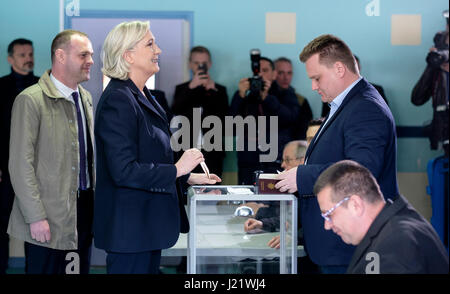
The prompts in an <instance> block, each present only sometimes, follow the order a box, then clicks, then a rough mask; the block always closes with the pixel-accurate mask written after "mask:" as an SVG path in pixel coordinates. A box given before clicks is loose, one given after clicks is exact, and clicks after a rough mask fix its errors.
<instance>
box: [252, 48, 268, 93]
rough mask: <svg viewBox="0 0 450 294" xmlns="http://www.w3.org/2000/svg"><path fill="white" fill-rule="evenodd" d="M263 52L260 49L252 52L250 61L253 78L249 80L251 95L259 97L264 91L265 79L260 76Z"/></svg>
mask: <svg viewBox="0 0 450 294" xmlns="http://www.w3.org/2000/svg"><path fill="white" fill-rule="evenodd" d="M260 59H261V52H260V51H259V49H252V50H250V60H251V66H252V72H253V77H251V78H249V79H248V81H249V82H250V94H251V95H258V94H259V93H260V92H261V91H262V90H263V89H264V82H263V79H262V78H261V77H260V76H259V72H260V71H261V69H260Z"/></svg>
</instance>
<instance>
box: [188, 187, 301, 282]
mask: <svg viewBox="0 0 450 294" xmlns="http://www.w3.org/2000/svg"><path fill="white" fill-rule="evenodd" d="M255 203H257V205H259V206H263V205H264V209H263V208H259V211H258V213H259V214H258V217H259V216H263V218H262V219H263V221H264V220H267V222H266V223H267V224H269V223H270V224H272V225H271V227H270V228H267V227H263V229H255V230H253V231H250V232H245V230H244V223H245V221H246V220H247V219H249V218H255V210H256V209H257V208H256V206H255ZM188 216H189V222H190V231H189V233H188V236H187V239H188V240H187V249H188V250H187V273H188V274H196V273H197V274H206V273H262V274H269V273H270V274H271V273H281V274H295V273H297V256H298V252H297V250H299V248H297V199H296V197H295V196H294V195H292V194H261V195H260V194H256V193H255V187H254V186H192V187H190V188H189V190H188ZM278 236H279V238H280V248H279V249H276V248H270V247H269V245H268V243H269V241H270V240H272V238H274V237H278Z"/></svg>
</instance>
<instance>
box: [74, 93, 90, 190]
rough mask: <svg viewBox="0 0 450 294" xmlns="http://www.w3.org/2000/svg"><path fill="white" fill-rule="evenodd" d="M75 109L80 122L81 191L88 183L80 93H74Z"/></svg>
mask: <svg viewBox="0 0 450 294" xmlns="http://www.w3.org/2000/svg"><path fill="white" fill-rule="evenodd" d="M72 97H73V100H74V101H75V107H76V108H77V122H78V143H79V144H78V146H79V149H80V187H79V188H80V190H86V189H87V182H86V143H85V142H84V129H83V117H82V115H81V109H80V104H79V99H78V92H73V93H72Z"/></svg>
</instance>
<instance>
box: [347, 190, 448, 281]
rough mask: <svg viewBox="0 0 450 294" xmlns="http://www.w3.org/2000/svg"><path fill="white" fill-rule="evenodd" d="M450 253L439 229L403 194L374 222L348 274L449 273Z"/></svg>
mask: <svg viewBox="0 0 450 294" xmlns="http://www.w3.org/2000/svg"><path fill="white" fill-rule="evenodd" d="M448 272H449V269H448V254H447V250H446V249H445V247H444V245H443V244H442V242H441V240H440V239H439V237H438V235H437V233H436V231H435V230H434V229H433V227H432V226H431V225H430V223H429V222H428V221H426V220H425V219H424V218H423V217H422V216H421V215H420V214H419V213H418V212H417V211H416V210H415V209H414V207H412V206H411V204H409V203H408V201H407V200H406V199H405V198H403V196H399V197H398V198H397V199H396V200H395V201H394V202H393V203H392V202H391V201H387V202H386V205H385V207H384V208H383V209H382V210H381V212H380V213H379V214H378V216H377V217H376V218H375V220H374V221H373V223H372V225H371V226H370V228H369V230H368V231H367V233H366V235H365V236H364V238H363V239H362V240H361V242H360V243H359V245H358V247H357V248H356V250H355V253H354V254H353V257H352V260H351V262H350V265H349V267H348V269H347V273H348V274H364V273H380V274H448Z"/></svg>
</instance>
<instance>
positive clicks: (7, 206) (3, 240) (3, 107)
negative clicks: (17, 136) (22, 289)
mask: <svg viewBox="0 0 450 294" xmlns="http://www.w3.org/2000/svg"><path fill="white" fill-rule="evenodd" d="M8 63H9V64H10V65H11V73H10V74H9V75H6V76H4V77H2V78H0V89H2V94H1V96H0V134H1V140H0V142H1V143H0V274H4V273H5V272H6V269H7V268H8V258H9V250H8V249H9V237H8V234H7V233H6V230H7V228H8V221H9V215H10V214H11V209H12V206H13V203H14V190H13V188H12V185H11V180H10V178H9V172H8V160H9V137H10V128H11V110H12V107H13V104H14V100H15V98H16V96H17V95H18V94H19V93H20V92H22V91H23V90H24V89H25V88H28V87H29V86H31V85H33V84H36V83H37V82H38V81H39V77H37V76H35V75H34V74H33V67H34V55H33V43H32V42H31V41H30V40H27V39H16V40H14V41H12V42H11V43H10V44H9V46H8Z"/></svg>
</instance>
